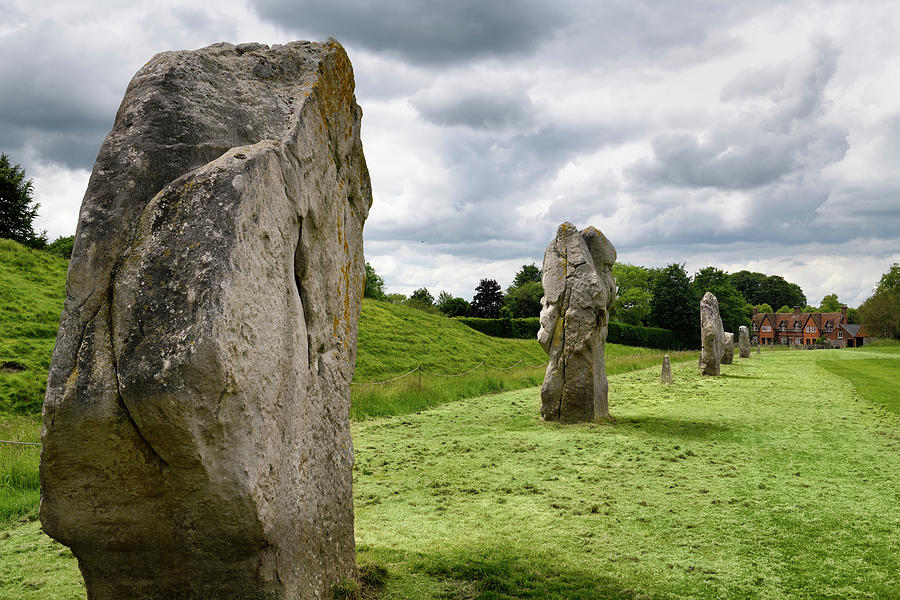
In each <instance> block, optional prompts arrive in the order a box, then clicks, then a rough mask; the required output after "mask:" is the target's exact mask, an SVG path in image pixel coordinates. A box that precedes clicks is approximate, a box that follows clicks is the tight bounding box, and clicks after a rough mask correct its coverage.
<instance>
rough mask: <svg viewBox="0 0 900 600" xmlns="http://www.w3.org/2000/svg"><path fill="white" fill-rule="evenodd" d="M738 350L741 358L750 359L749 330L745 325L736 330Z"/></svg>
mask: <svg viewBox="0 0 900 600" xmlns="http://www.w3.org/2000/svg"><path fill="white" fill-rule="evenodd" d="M757 348H759V346H758V345H757ZM738 350H739V351H740V357H741V358H750V330H749V329H747V326H746V325H741V326H740V327H739V328H738Z"/></svg>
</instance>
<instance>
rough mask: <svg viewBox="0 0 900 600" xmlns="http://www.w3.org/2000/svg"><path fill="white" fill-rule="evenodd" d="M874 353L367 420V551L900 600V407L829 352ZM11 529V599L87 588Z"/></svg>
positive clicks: (431, 571)
mask: <svg viewBox="0 0 900 600" xmlns="http://www.w3.org/2000/svg"><path fill="white" fill-rule="evenodd" d="M872 359H874V360H875V361H879V362H880V361H894V364H895V366H900V353H896V352H894V351H893V350H891V349H890V348H888V349H883V350H878V349H870V350H866V349H860V350H842V351H815V352H808V351H793V352H765V351H764V352H763V354H762V355H761V356H757V355H756V354H755V353H754V354H753V355H752V356H751V358H750V359H745V360H740V359H736V364H734V365H725V366H723V376H721V377H718V378H701V377H700V376H699V375H698V374H697V372H696V371H697V370H696V365H695V364H693V362H684V363H679V364H677V365H675V366H674V374H675V384H674V385H673V386H670V387H666V388H664V387H661V386H660V385H659V383H658V376H659V373H658V369H657V368H655V367H654V368H651V369H644V370H637V371H632V372H628V373H622V374H619V375H614V376H612V377H611V378H610V407H611V410H612V413H613V415H614V417H615V418H616V421H615V423H613V424H606V425H595V424H584V425H574V426H573V425H569V426H562V425H557V424H552V423H544V422H542V421H540V419H539V418H538V409H539V405H540V399H539V392H538V390H537V389H536V388H529V389H523V390H518V391H513V392H506V393H502V394H496V395H491V396H483V397H478V398H473V399H467V400H460V401H457V402H451V403H447V404H443V405H441V406H439V407H437V408H433V409H430V410H425V411H421V412H420V413H418V414H415V413H414V414H408V415H403V416H394V417H389V418H378V419H368V420H364V421H358V422H356V423H354V425H353V434H354V442H355V446H356V465H355V472H354V484H355V490H354V492H355V499H356V532H357V543H358V555H359V562H360V564H363V565H366V564H377V565H380V566H382V567H385V568H386V569H387V571H388V578H387V584H386V587H385V588H384V590H383V591H382V593H381V597H382V598H385V599H388V598H390V599H394V598H484V599H488V598H613V599H626V598H627V599H633V598H648V599H679V598H684V599H687V598H701V599H702V598H710V599H712V598H716V599H719V598H735V599H737V598H759V599H776V598H778V599H781V598H804V599H806V598H879V599H880V598H898V597H900V580H898V572H900V535H898V531H900V508H898V507H900V478H898V476H900V415H898V414H897V413H895V412H893V411H892V410H890V409H888V408H887V407H885V406H884V405H882V404H880V403H879V402H877V401H873V400H870V399H869V398H867V397H866V396H864V395H860V393H858V392H857V391H856V390H855V389H854V387H853V383H852V382H851V380H849V379H847V378H844V377H842V376H838V375H836V374H835V373H833V372H832V371H831V370H830V369H829V368H826V367H825V366H823V362H820V361H830V360H835V361H838V363H839V364H841V365H843V364H845V363H851V362H852V363H853V364H854V366H860V367H863V370H859V369H857V371H858V372H859V373H862V375H861V380H863V381H864V380H865V370H864V369H865V365H866V364H876V363H870V361H871V360H872ZM887 364H888V366H890V363H887ZM829 367H830V365H829ZM879 369H881V367H878V369H876V370H879ZM893 373H894V380H893V381H894V385H895V386H896V385H897V373H898V371H897V369H896V368H895V369H894V371H893ZM6 533H7V534H8V535H9V537H7V538H5V539H2V540H0V574H2V575H0V577H2V578H3V579H2V583H0V598H47V597H51V598H55V597H61V598H68V597H83V591H82V590H83V588H81V584H80V581H79V580H78V578H77V576H76V575H75V574H74V573H75V571H74V570H72V569H73V568H74V561H73V560H72V559H71V558H70V557H69V556H67V555H66V551H65V549H63V548H62V547H60V546H58V545H54V544H51V543H49V542H48V541H47V540H46V538H42V537H40V536H38V534H37V524H36V523H28V524H19V525H15V526H12V527H11V528H9V529H8V530H7V532H6ZM0 535H3V534H0ZM21 565H24V566H21ZM60 577H61V578H62V579H63V580H64V581H68V586H66V585H63V583H61V582H60ZM42 581H44V582H46V583H45V584H42V583H41V582H42ZM50 585H52V586H55V587H53V590H54V592H53V593H48V589H49V587H48V586H50ZM79 594H80V595H79Z"/></svg>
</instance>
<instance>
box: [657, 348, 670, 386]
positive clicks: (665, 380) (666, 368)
mask: <svg viewBox="0 0 900 600" xmlns="http://www.w3.org/2000/svg"><path fill="white" fill-rule="evenodd" d="M659 382H660V383H661V384H663V385H670V384H671V383H672V364H671V363H670V362H669V355H668V354H666V355H665V356H663V362H662V373H660V375H659Z"/></svg>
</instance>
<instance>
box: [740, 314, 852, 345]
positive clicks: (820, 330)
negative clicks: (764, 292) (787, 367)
mask: <svg viewBox="0 0 900 600" xmlns="http://www.w3.org/2000/svg"><path fill="white" fill-rule="evenodd" d="M751 327H752V329H751V332H750V335H751V337H752V339H753V342H754V343H756V342H759V344H761V345H763V346H766V345H772V344H783V345H791V344H794V345H798V346H806V347H812V346H814V345H815V343H816V340H817V339H819V338H825V339H826V340H828V341H829V342H831V345H832V346H833V347H837V348H846V347H850V348H853V347H856V346H862V345H863V344H864V343H865V339H866V338H867V337H868V336H867V334H866V332H865V330H864V329H863V327H862V326H861V325H852V324H850V323H847V307H846V306H842V307H841V312H839V313H802V312H800V307H799V306H795V307H794V312H792V313H761V312H757V311H756V309H755V308H754V309H753V323H752V326H751Z"/></svg>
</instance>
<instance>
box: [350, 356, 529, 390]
mask: <svg viewBox="0 0 900 600" xmlns="http://www.w3.org/2000/svg"><path fill="white" fill-rule="evenodd" d="M523 360H525V359H524V358H520V359H519V360H518V361H517V362H515V363H513V364H511V365H510V366H508V367H489V366H488V365H486V364H485V362H484V361H481V362H480V363H478V364H477V365H475V366H474V367H472V368H471V369H469V370H468V371H463V372H462V373H435V372H434V371H429V370H427V369H425V368H424V367H423V366H422V365H418V366H417V367H416V368H415V369H413V370H411V371H408V372H406V373H404V374H403V375H398V376H397V377H392V378H391V379H385V380H384V381H351V382H350V385H384V384H385V383H391V382H392V381H397V380H399V379H403V378H404V377H409V376H410V375H412V374H413V373H416V372H417V371H418V372H419V373H426V374H428V375H434V376H436V377H462V376H463V375H469V374H471V373H474V372H475V371H477V370H478V369H481V368H482V367H483V368H484V370H485V371H509V370H510V369H515V368H519V369H533V368H535V367H541V366H544V365H546V364H547V363H546V362H539V363H537V364H534V365H522V366H519V365H520V363H521V362H522V361H523Z"/></svg>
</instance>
